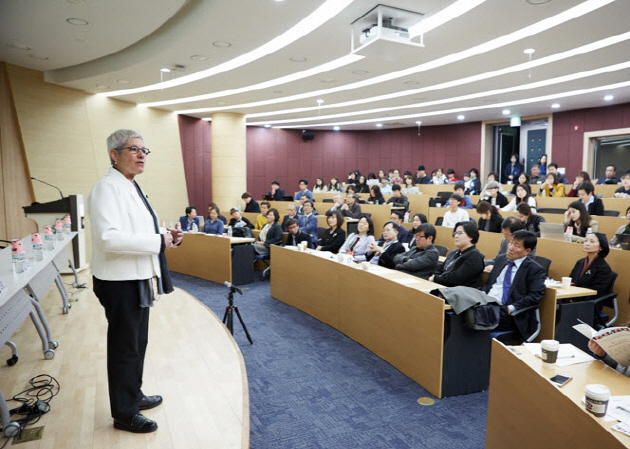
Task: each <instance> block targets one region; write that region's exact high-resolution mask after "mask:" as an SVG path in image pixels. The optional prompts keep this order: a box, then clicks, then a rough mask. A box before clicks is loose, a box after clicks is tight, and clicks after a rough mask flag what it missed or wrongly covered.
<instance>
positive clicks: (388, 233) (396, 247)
mask: <svg viewBox="0 0 630 449" xmlns="http://www.w3.org/2000/svg"><path fill="white" fill-rule="evenodd" d="M399 231H400V226H398V225H397V224H396V223H393V222H391V221H388V222H387V223H385V226H383V238H384V239H385V243H384V244H383V246H379V245H377V244H376V243H372V244H371V245H370V247H369V252H368V253H367V254H366V260H369V261H370V263H373V264H377V265H380V266H382V267H386V268H394V266H395V265H394V256H395V255H396V254H400V253H403V252H405V247H404V246H403V245H402V243H400V242H399V241H398V232H399Z"/></svg>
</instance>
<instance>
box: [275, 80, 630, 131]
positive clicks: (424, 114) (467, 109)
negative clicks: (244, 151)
mask: <svg viewBox="0 0 630 449" xmlns="http://www.w3.org/2000/svg"><path fill="white" fill-rule="evenodd" d="M628 86H630V81H624V82H623V83H615V84H608V85H606V86H598V87H592V88H588V89H578V90H572V91H568V92H560V93H554V94H550V95H544V96H540V97H534V98H526V99H523V100H513V101H506V102H503V103H495V104H492V105H483V106H472V107H462V108H454V109H446V110H442V111H431V112H422V113H420V114H408V115H399V116H396V117H380V118H373V119H363V120H351V121H346V122H332V123H313V124H308V125H303V124H302V125H295V126H274V128H282V129H292V128H320V127H324V126H344V125H361V124H367V123H378V122H387V121H394V120H408V119H416V118H421V117H434V116H437V115H445V114H455V113H460V112H470V111H478V110H482V109H500V108H504V107H508V106H518V105H523V104H531V103H539V102H541V101H550V100H557V99H559V98H567V97H574V96H578V95H585V94H590V93H593V92H600V91H602V90H613V89H620V88H624V87H628Z"/></svg>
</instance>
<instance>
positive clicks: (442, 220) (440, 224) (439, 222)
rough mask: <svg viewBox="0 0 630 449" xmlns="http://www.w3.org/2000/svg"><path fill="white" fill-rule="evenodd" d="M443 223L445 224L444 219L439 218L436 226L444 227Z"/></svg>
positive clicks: (436, 220)
mask: <svg viewBox="0 0 630 449" xmlns="http://www.w3.org/2000/svg"><path fill="white" fill-rule="evenodd" d="M443 222H444V217H437V218H436V219H435V226H442V223H443Z"/></svg>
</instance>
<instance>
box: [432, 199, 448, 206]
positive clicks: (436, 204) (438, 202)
mask: <svg viewBox="0 0 630 449" xmlns="http://www.w3.org/2000/svg"><path fill="white" fill-rule="evenodd" d="M438 204H439V206H438ZM444 204H446V203H445V202H444V201H442V198H429V207H442V206H444Z"/></svg>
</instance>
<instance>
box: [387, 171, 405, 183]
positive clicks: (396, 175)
mask: <svg viewBox="0 0 630 449" xmlns="http://www.w3.org/2000/svg"><path fill="white" fill-rule="evenodd" d="M390 173H391V175H390V177H389V182H391V183H392V184H402V183H403V182H404V181H403V179H402V178H401V177H400V170H398V169H393V170H390Z"/></svg>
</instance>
